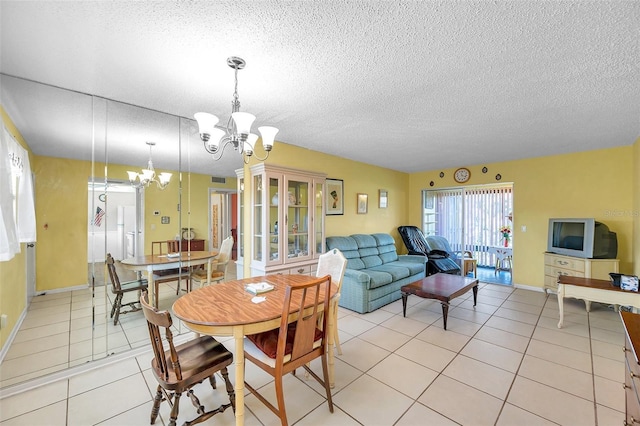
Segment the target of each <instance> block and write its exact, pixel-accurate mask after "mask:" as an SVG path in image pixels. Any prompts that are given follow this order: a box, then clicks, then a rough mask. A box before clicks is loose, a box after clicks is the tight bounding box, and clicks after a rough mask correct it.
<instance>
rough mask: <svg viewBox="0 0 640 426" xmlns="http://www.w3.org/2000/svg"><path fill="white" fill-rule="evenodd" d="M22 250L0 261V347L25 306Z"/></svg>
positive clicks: (4, 116)
mask: <svg viewBox="0 0 640 426" xmlns="http://www.w3.org/2000/svg"><path fill="white" fill-rule="evenodd" d="M0 115H2V121H3V123H4V125H5V127H6V128H7V130H8V131H9V133H11V134H12V135H13V137H15V138H16V140H17V141H18V143H20V145H22V146H23V147H24V148H25V149H26V150H27V151H28V152H29V162H30V163H31V167H32V168H33V155H32V153H31V149H30V148H29V146H28V145H27V143H26V142H25V140H24V138H23V137H22V135H21V134H20V132H19V131H18V129H16V127H15V125H14V124H13V121H11V119H10V118H9V116H8V115H7V113H6V112H5V110H4V108H2V106H0ZM1 130H2V129H0V131H1ZM24 252H25V244H24V243H22V244H20V253H18V254H16V255H15V257H14V258H13V259H11V260H9V261H6V262H0V314H3V315H7V326H6V327H4V328H2V329H0V348H2V347H3V346H4V343H5V342H6V341H7V339H8V338H9V335H10V334H11V330H13V328H14V327H15V325H16V323H17V321H18V319H19V318H20V315H21V314H22V311H23V310H24V309H25V307H26V302H27V301H26V293H27V278H26V273H25V271H26V263H25V262H26V259H25V255H24Z"/></svg>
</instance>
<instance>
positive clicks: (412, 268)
mask: <svg viewBox="0 0 640 426" xmlns="http://www.w3.org/2000/svg"><path fill="white" fill-rule="evenodd" d="M399 259H400V260H398V261H397V262H394V265H397V266H403V267H405V268H407V269H408V270H409V272H410V274H411V275H415V274H419V273H422V272H424V271H425V263H426V260H427V258H426V257H425V258H424V259H425V262H424V263H416V262H406V261H402V257H400V258H399Z"/></svg>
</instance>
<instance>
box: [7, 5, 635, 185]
mask: <svg viewBox="0 0 640 426" xmlns="http://www.w3.org/2000/svg"><path fill="white" fill-rule="evenodd" d="M0 15H1V16H0V23H1V27H2V28H1V33H0V36H1V38H0V43H1V50H0V72H2V73H3V74H4V75H2V76H1V80H0V83H1V84H2V99H0V101H1V102H2V104H3V106H4V107H5V109H6V110H7V111H8V113H9V114H10V116H11V117H12V119H14V121H15V122H16V124H17V126H18V128H19V129H20V130H21V131H22V133H23V134H24V136H25V138H26V139H27V141H28V143H29V144H30V146H31V147H32V149H33V151H34V152H35V153H36V154H41V155H55V156H67V157H81V156H83V155H84V156H86V155H90V150H88V148H87V144H90V140H87V138H86V131H87V130H86V129H87V128H89V129H91V117H92V114H95V111H96V110H98V111H102V110H107V111H109V112H110V114H111V115H109V117H110V118H111V120H109V125H108V126H107V127H108V135H107V137H106V138H107V140H108V146H109V149H108V159H109V161H111V162H118V163H125V164H138V163H140V164H144V161H146V160H145V157H146V156H147V155H148V150H147V146H146V145H145V144H144V141H145V140H149V139H155V140H159V142H158V146H157V153H156V151H154V160H155V163H156V167H159V166H160V167H163V166H164V167H171V166H172V165H175V162H176V161H178V160H177V159H176V155H175V152H176V151H175V147H176V146H177V144H178V143H179V142H178V140H180V141H181V143H182V145H181V146H182V151H181V152H182V154H181V155H183V159H184V155H187V156H188V158H189V161H190V168H191V170H194V171H200V172H203V173H209V174H213V175H229V176H230V175H232V174H233V172H232V171H233V169H234V168H237V167H239V165H240V162H239V161H238V158H237V156H234V155H231V154H230V153H228V154H226V155H225V157H229V158H228V159H227V158H225V161H224V162H219V163H214V162H213V161H211V159H210V158H208V156H207V155H206V154H204V151H203V149H202V148H201V144H200V143H199V142H198V140H197V135H196V136H194V135H193V134H194V132H195V130H194V127H193V125H192V124H191V123H189V120H182V121H181V127H180V128H179V129H178V126H179V125H178V121H179V120H178V118H177V117H169V116H163V115H158V114H156V113H154V112H149V111H147V112H144V111H143V112H137V113H134V112H133V111H131V109H132V108H131V107H127V106H124V105H115V104H112V103H107V104H108V105H107V106H105V105H104V100H98V101H97V102H96V100H94V101H93V108H94V112H93V113H92V109H91V108H92V100H91V98H89V97H87V96H83V95H81V94H78V93H66V94H61V93H60V92H62V91H61V90H59V89H53V88H50V87H43V86H39V85H34V84H33V83H31V82H24V81H20V80H15V79H11V78H8V77H7V75H10V76H16V77H20V78H23V79H27V80H31V81H36V82H41V83H46V84H47V85H53V86H56V87H58V88H65V89H70V90H73V91H77V92H81V93H85V94H93V95H96V96H99V97H102V98H106V99H111V100H116V101H119V102H122V103H126V104H130V105H137V106H142V107H145V108H148V109H151V110H154V111H161V112H165V113H168V114H171V115H175V116H179V117H186V118H191V117H193V113H195V112H198V111H207V112H211V113H214V114H216V115H218V116H219V117H220V118H221V121H226V119H227V118H228V115H229V112H230V101H231V98H232V96H231V95H232V93H233V71H232V70H231V69H230V68H229V67H227V65H226V58H227V57H228V56H232V55H235V56H240V57H242V58H244V59H245V60H246V61H247V67H246V69H244V70H243V71H240V73H239V87H238V89H239V94H240V101H241V103H242V107H241V109H242V110H244V111H249V112H252V113H253V114H255V115H256V116H257V120H256V124H257V125H265V124H270V125H274V126H276V127H278V128H279V129H280V133H279V134H278V136H277V138H276V139H277V140H278V141H282V142H285V143H288V144H291V145H297V146H300V147H305V148H309V149H313V150H319V151H323V152H327V153H330V154H334V155H338V156H342V157H346V158H349V159H353V160H358V161H362V162H365V163H369V164H375V165H379V166H382V167H387V168H390V169H394V170H400V171H405V172H416V171H423V170H431V169H439V168H444V167H455V166H462V165H474V164H482V163H487V162H494V161H502V160H512V159H519V158H525V157H535V156H543V155H551V154H557V153H565V152H574V151H583V150H590V149H597V148H605V147H613V146H621V145H629V144H632V143H633V142H634V141H635V140H636V139H637V138H638V136H639V135H640V2H638V1H589V2H587V1H584V2H571V1H562V2H560V1H558V2H553V1H545V2H542V1H531V2H527V1H492V2H487V1H478V2H470V1H462V2H458V1H456V2H453V1H424V2H417V1H416V2H406V1H402V2H399V1H371V2H362V1H361V2H353V1H340V2H336V1H304V2H302V1H300V2H285V1H256V2H253V1H252V2H242V1H229V2H213V1H206V2H205V1H191V2H168V1H164V2H95V1H85V2H69V1H64V2H56V1H46V2H22V1H20V2H13V1H4V0H3V1H2V2H0ZM101 108H102V109H101ZM158 122H161V123H162V124H159V123H158ZM116 125H118V126H122V128H119V129H116ZM163 127H167V128H168V131H167V132H168V134H169V135H168V136H166V135H165V136H163V135H161V134H160V133H163V131H164V130H163ZM150 129H155V132H156V133H158V134H152V133H153V131H152V130H150ZM178 135H180V136H178ZM185 135H186V136H185ZM165 140H166V142H165ZM165 145H166V147H165ZM65 146H69V149H66V148H65ZM274 149H275V150H277V144H276V146H275V148H274ZM87 153H89V154H87ZM165 153H166V154H165Z"/></svg>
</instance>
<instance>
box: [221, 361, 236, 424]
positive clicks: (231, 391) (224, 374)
mask: <svg viewBox="0 0 640 426" xmlns="http://www.w3.org/2000/svg"><path fill="white" fill-rule="evenodd" d="M220 373H222V378H223V379H224V383H225V386H226V387H227V394H228V395H229V401H230V402H231V409H233V412H234V413H235V412H236V392H235V390H234V389H233V385H232V384H231V381H230V380H229V371H228V370H227V367H224V368H223V369H222V370H220Z"/></svg>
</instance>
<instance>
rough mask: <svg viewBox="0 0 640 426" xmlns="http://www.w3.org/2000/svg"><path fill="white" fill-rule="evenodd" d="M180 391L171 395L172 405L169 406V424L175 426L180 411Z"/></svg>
mask: <svg viewBox="0 0 640 426" xmlns="http://www.w3.org/2000/svg"><path fill="white" fill-rule="evenodd" d="M181 396H182V393H178V392H176V393H175V394H174V397H173V407H171V416H170V418H169V426H176V420H178V413H179V412H180V397H181Z"/></svg>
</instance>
